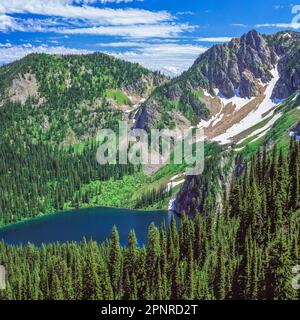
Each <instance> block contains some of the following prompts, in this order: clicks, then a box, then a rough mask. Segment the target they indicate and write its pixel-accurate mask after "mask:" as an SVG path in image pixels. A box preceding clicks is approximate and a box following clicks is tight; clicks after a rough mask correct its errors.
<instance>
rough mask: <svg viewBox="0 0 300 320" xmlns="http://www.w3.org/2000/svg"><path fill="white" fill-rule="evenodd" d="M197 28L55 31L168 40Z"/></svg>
mask: <svg viewBox="0 0 300 320" xmlns="http://www.w3.org/2000/svg"><path fill="white" fill-rule="evenodd" d="M194 29H195V27H193V26H190V25H187V24H153V25H151V24H140V25H129V26H101V27H91V28H75V29H65V28H61V29H55V32H57V33H63V34H90V35H106V36H123V37H132V38H155V37H159V38H167V37H174V36H178V35H179V34H180V33H182V32H185V31H193V30H194Z"/></svg>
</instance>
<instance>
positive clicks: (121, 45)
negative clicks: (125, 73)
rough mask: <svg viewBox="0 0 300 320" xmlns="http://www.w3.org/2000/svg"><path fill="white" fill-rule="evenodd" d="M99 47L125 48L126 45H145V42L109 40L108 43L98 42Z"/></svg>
mask: <svg viewBox="0 0 300 320" xmlns="http://www.w3.org/2000/svg"><path fill="white" fill-rule="evenodd" d="M95 45H96V46H97V47H105V48H124V47H145V45H146V44H145V43H144V42H130V41H123V42H108V43H105V42H103V43H96V44H95Z"/></svg>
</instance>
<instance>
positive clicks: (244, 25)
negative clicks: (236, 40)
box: [231, 23, 247, 28]
mask: <svg viewBox="0 0 300 320" xmlns="http://www.w3.org/2000/svg"><path fill="white" fill-rule="evenodd" d="M231 26H233V27H240V28H247V25H246V24H243V23H232V24H231Z"/></svg>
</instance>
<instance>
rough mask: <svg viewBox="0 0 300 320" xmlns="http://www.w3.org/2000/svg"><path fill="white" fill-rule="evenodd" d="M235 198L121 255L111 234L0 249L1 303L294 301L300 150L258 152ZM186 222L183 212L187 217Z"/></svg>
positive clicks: (131, 241) (299, 241) (155, 232)
mask: <svg viewBox="0 0 300 320" xmlns="http://www.w3.org/2000/svg"><path fill="white" fill-rule="evenodd" d="M261 151H262V152H260V153H258V154H257V155H256V156H254V157H253V158H252V160H251V161H250V163H249V165H248V168H247V170H245V173H244V174H243V175H242V176H238V175H235V176H234V177H233V188H232V191H231V194H230V196H229V198H228V199H227V201H226V206H225V209H224V211H223V213H222V214H220V215H216V214H215V212H214V211H212V212H210V213H209V214H206V215H203V214H202V213H201V212H198V213H197V215H196V216H195V218H194V219H193V220H192V219H188V218H187V216H186V215H185V216H183V218H182V220H181V224H180V228H179V230H177V227H176V223H175V220H174V219H172V220H171V223H170V225H169V227H168V228H166V226H165V225H164V224H163V225H162V227H161V229H160V230H159V229H158V228H157V227H156V226H155V225H153V224H152V225H151V226H150V228H149V238H148V243H147V245H146V246H145V247H142V248H140V247H138V246H137V239H136V237H135V234H134V231H132V232H131V233H130V235H129V237H128V245H127V246H126V247H124V248H123V247H121V246H120V243H119V236H118V231H117V230H116V229H115V228H114V229H113V231H112V238H111V240H110V241H109V242H107V243H105V244H102V245H98V244H96V243H95V242H86V241H83V242H81V243H80V244H79V245H78V244H75V243H69V244H51V245H47V246H42V247H40V248H36V247H34V246H32V245H28V246H26V247H11V246H7V245H5V244H4V243H1V244H0V263H1V264H4V265H5V266H7V271H8V279H9V282H8V287H7V290H5V291H0V295H1V298H2V299H183V298H184V299H297V298H299V292H298V291H297V290H295V289H294V288H293V287H292V279H293V277H294V276H295V275H294V274H293V273H292V268H293V267H294V266H296V265H299V264H300V256H299V245H300V237H299V232H300V228H299V209H300V188H299V185H300V184H299V183H300V168H299V163H300V146H299V143H297V142H295V141H294V139H291V143H290V151H289V152H288V154H287V155H285V154H284V153H283V152H282V150H281V149H280V150H278V149H277V148H276V147H275V148H274V150H273V154H272V156H268V155H267V152H266V150H261ZM186 213H187V214H188V213H189V212H186Z"/></svg>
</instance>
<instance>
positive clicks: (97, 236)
mask: <svg viewBox="0 0 300 320" xmlns="http://www.w3.org/2000/svg"><path fill="white" fill-rule="evenodd" d="M172 214H173V213H171V212H167V211H136V210H127V209H116V208H107V207H99V208H89V209H78V210H73V211H67V212H61V213H56V214H52V215H48V216H45V217H42V218H37V219H33V220H29V221H26V222H22V223H19V224H15V225H11V226H8V227H6V228H4V229H0V240H1V239H3V240H4V242H5V243H7V244H13V245H18V244H27V243H28V242H30V243H33V244H35V245H41V244H42V243H45V244H47V243H53V242H61V243H62V242H67V241H77V242H78V241H81V240H82V239H83V238H84V237H85V238H86V239H87V240H89V239H93V240H95V241H97V242H99V243H101V242H103V241H105V240H106V239H107V238H109V237H110V235H111V230H112V228H113V226H114V225H116V226H117V228H118V231H119V234H120V241H121V244H122V245H125V244H126V243H127V237H128V234H129V232H130V230H131V229H134V230H135V232H136V235H137V238H138V242H139V244H140V245H143V244H145V243H146V241H147V234H148V228H149V225H150V224H151V222H154V223H155V224H156V226H158V227H159V226H160V225H161V224H162V222H163V220H165V222H166V224H168V223H169V221H170V219H171V216H172ZM176 219H177V218H176Z"/></svg>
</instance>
